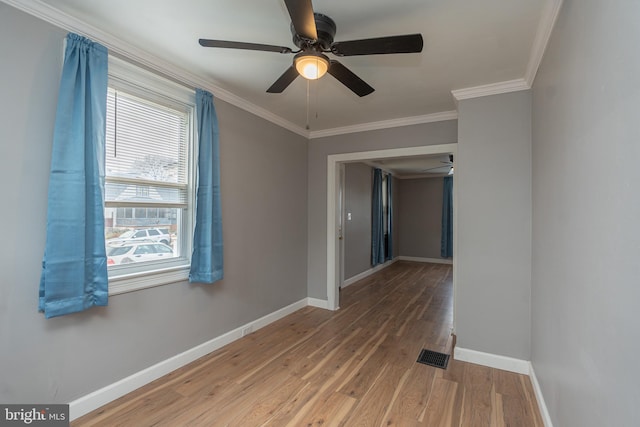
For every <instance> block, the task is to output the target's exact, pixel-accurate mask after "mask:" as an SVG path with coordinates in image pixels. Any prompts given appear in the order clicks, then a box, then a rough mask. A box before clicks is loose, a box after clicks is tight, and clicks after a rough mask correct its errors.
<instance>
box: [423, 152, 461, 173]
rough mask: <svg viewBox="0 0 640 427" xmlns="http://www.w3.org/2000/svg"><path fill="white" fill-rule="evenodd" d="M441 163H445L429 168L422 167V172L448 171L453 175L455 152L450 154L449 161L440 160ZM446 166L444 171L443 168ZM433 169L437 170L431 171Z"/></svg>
mask: <svg viewBox="0 0 640 427" xmlns="http://www.w3.org/2000/svg"><path fill="white" fill-rule="evenodd" d="M440 163H443V165H442V166H436V167H432V168H428V169H422V170H421V171H420V172H423V173H424V172H427V173H437V174H440V173H446V174H447V175H453V154H449V161H448V162H445V161H442V160H440ZM445 168H446V170H445V171H442V169H445ZM431 171H435V172H431Z"/></svg>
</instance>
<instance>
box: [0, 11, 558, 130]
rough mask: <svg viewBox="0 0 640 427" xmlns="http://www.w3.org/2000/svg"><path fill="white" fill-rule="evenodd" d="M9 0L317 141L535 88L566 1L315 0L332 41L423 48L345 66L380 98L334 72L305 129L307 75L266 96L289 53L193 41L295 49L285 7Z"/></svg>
mask: <svg viewBox="0 0 640 427" xmlns="http://www.w3.org/2000/svg"><path fill="white" fill-rule="evenodd" d="M2 1H5V2H7V3H10V4H14V5H17V6H18V7H20V8H22V9H23V10H27V11H30V10H31V11H33V10H39V12H38V14H39V15H40V16H45V17H46V16H54V17H55V19H54V21H56V22H55V23H57V24H60V23H62V26H66V27H67V29H70V30H74V29H76V30H79V31H77V32H80V33H84V34H85V35H87V36H89V37H92V38H94V40H96V41H100V42H102V43H104V44H106V45H107V47H109V48H111V49H113V48H114V47H115V49H114V50H115V51H120V52H128V54H131V55H132V56H138V57H140V55H143V56H145V57H144V58H141V59H142V60H143V61H142V62H145V63H157V62H159V63H160V66H159V67H158V68H162V69H165V70H166V69H167V68H170V69H171V74H174V75H178V76H180V75H187V76H191V77H192V78H191V79H187V81H190V82H193V81H196V82H206V83H207V86H208V89H210V90H211V91H212V92H213V94H214V96H218V97H220V98H221V99H225V100H227V101H230V102H232V103H234V104H236V105H239V106H241V107H242V108H245V109H247V110H249V111H253V112H254V113H257V114H258V115H262V116H263V117H265V118H268V119H269V120H272V121H274V122H276V123H279V124H281V125H283V126H285V127H287V128H289V129H291V130H294V131H296V132H298V133H301V134H306V135H307V136H311V137H314V134H315V135H316V136H321V135H323V134H331V132H332V130H333V131H335V132H336V133H339V132H338V131H337V129H343V130H345V131H348V129H350V128H351V129H356V128H359V127H360V128H362V127H363V126H364V128H366V127H367V126H369V127H370V128H376V127H385V126H387V125H389V126H393V125H394V124H395V123H412V122H426V121H432V120H434V118H438V117H448V118H452V117H453V118H454V117H455V109H456V105H455V102H454V97H453V96H452V91H456V90H460V89H465V88H473V87H476V86H485V85H495V84H498V85H497V86H496V87H497V91H507V90H509V87H515V88H523V87H526V85H527V84H529V85H530V84H531V81H530V80H531V79H532V76H533V75H535V71H536V69H537V65H538V63H539V60H540V58H541V55H542V51H543V50H544V45H545V44H546V40H547V38H548V33H549V32H550V29H551V28H550V27H552V25H553V20H554V19H555V16H552V15H553V14H554V13H556V11H555V10H554V7H553V6H550V5H551V4H554V3H559V1H558V0H482V1H476V0H402V1H389V0H352V1H344V0H314V1H313V6H314V10H315V11H316V12H319V13H323V14H325V15H329V16H330V17H331V18H333V20H334V21H335V22H336V25H337V32H336V36H335V40H336V41H346V40H355V39H363V38H372V37H381V36H387V35H399V34H410V33H421V34H422V36H423V38H424V49H423V51H422V52H421V53H414V54H397V55H371V56H352V57H344V58H341V59H340V61H341V62H342V64H344V65H345V66H347V67H348V68H349V69H350V70H351V71H353V72H354V73H356V74H357V75H358V76H359V77H361V78H362V79H363V80H365V81H366V82H367V83H369V84H370V85H371V86H373V87H374V88H375V89H376V90H375V92H374V93H372V94H371V95H368V96H366V97H363V98H359V97H358V96H357V95H355V94H354V93H352V92H351V91H350V90H348V89H347V88H346V87H344V86H343V85H342V84H340V83H339V82H338V81H337V80H335V79H334V78H333V77H332V76H330V75H326V76H325V77H323V78H322V79H320V80H318V81H315V82H311V83H310V84H309V86H310V87H309V89H310V96H309V102H308V105H309V126H310V131H311V132H310V133H309V132H308V131H305V127H306V125H307V81H306V80H305V79H303V78H301V77H298V78H297V79H296V80H295V81H294V82H293V83H292V84H291V85H290V86H289V87H288V88H287V89H286V90H285V91H284V92H283V93H281V94H269V93H266V92H265V91H266V89H267V88H268V87H269V86H270V85H271V84H272V83H273V82H274V81H275V80H276V79H277V78H278V77H279V76H280V75H281V74H282V73H283V72H284V70H285V69H287V68H288V67H289V66H290V65H291V62H292V59H293V55H283V54H279V53H271V52H258V51H243V50H231V49H218V48H204V47H201V46H200V45H199V44H198V38H211V39H224V40H233V41H245V42H254V43H263V44H273V45H278V46H289V47H292V48H295V46H294V45H293V43H292V42H291V33H290V30H289V25H290V20H289V15H288V13H287V10H286V7H285V5H284V3H283V1H282V0H253V1H250V0H216V1H213V0H206V1H205V0H190V1H188V2H187V1H184V2H178V1H167V0H163V1H158V0H135V1H132V0H41V1H38V0H2ZM25 5H26V6H25ZM78 27H80V28H78ZM330 56H331V55H330ZM181 71H186V73H181ZM501 82H507V83H506V84H503V83H501ZM489 87H490V88H491V87H492V86H489ZM505 88H506V89H505ZM512 90H513V89H512ZM460 94H461V96H463V95H464V91H461V92H460ZM443 112H445V113H444V114H438V113H443ZM379 122H382V124H379Z"/></svg>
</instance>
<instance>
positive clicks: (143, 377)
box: [69, 298, 326, 421]
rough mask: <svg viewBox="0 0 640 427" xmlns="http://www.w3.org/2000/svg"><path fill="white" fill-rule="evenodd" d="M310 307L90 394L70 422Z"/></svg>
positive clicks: (76, 404) (278, 314) (73, 409)
mask: <svg viewBox="0 0 640 427" xmlns="http://www.w3.org/2000/svg"><path fill="white" fill-rule="evenodd" d="M318 301H321V300H318ZM307 305H312V304H310V301H309V298H304V299H302V300H300V301H298V302H295V303H293V304H290V305H288V306H286V307H284V308H281V309H280V310H277V311H274V312H273V313H270V314H267V315H266V316H263V317H261V318H259V319H257V320H254V321H252V322H249V323H247V324H246V325H243V326H240V327H239V328H236V329H234V330H232V331H229V332H227V333H225V334H223V335H220V336H219V337H216V338H214V339H212V340H210V341H207V342H205V343H202V344H200V345H198V346H196V347H193V348H191V349H189V350H187V351H185V352H183V353H180V354H178V355H175V356H173V357H170V358H169V359H166V360H164V361H162V362H159V363H156V364H155V365H153V366H150V367H148V368H146V369H143V370H142V371H139V372H136V373H135V374H133V375H130V376H128V377H126V378H123V379H121V380H120V381H117V382H115V383H113V384H110V385H108V386H106V387H103V388H101V389H100V390H96V391H94V392H92V393H89V394H87V395H86V396H83V397H81V398H79V399H76V400H74V401H73V402H71V403H69V418H70V419H71V421H73V420H75V419H76V418H79V417H81V416H83V415H85V414H87V413H89V412H91V411H93V410H95V409H98V408H99V407H101V406H103V405H106V404H107V403H109V402H111V401H113V400H115V399H117V398H119V397H122V396H124V395H125V394H127V393H130V392H132V391H133V390H135V389H137V388H140V387H142V386H143V385H146V384H148V383H150V382H151V381H154V380H156V379H158V378H160V377H162V376H163V375H166V374H168V373H170V372H172V371H175V370H176V369H178V368H181V367H182V366H185V365H187V364H189V363H191V362H193V361H194V360H196V359H199V358H200V357H202V356H205V355H207V354H209V353H211V352H212V351H215V350H217V349H219V348H221V347H224V346H225V345H227V344H229V343H232V342H233V341H236V340H238V339H240V338H242V336H243V332H245V335H246V333H247V331H249V332H253V331H256V330H258V329H260V328H263V327H265V326H267V325H269V324H270V323H273V322H275V321H276V320H279V319H281V318H283V317H285V316H287V315H289V314H291V313H293V312H295V311H297V310H299V309H301V308H304V307H306V306H307ZM325 306H326V301H325Z"/></svg>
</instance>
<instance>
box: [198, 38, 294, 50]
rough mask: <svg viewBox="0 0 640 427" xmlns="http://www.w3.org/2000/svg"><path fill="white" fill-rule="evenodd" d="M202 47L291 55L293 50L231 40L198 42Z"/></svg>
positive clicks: (203, 40)
mask: <svg viewBox="0 0 640 427" xmlns="http://www.w3.org/2000/svg"><path fill="white" fill-rule="evenodd" d="M198 43H200V46H204V47H222V48H226V49H245V50H260V51H264V52H278V53H291V52H292V50H291V49H290V48H288V47H286V46H273V45H268V44H258V43H244V42H232V41H229V40H209V39H200V40H198Z"/></svg>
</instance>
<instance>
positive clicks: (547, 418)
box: [529, 362, 553, 427]
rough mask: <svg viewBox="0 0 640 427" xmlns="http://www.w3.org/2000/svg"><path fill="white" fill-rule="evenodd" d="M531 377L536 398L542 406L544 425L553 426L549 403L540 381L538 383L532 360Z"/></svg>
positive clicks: (540, 406)
mask: <svg viewBox="0 0 640 427" xmlns="http://www.w3.org/2000/svg"><path fill="white" fill-rule="evenodd" d="M529 379H531V385H532V386H533V392H534V393H535V395H536V400H537V401H538V408H540V415H541V416H542V422H544V427H553V423H552V422H551V415H549V409H548V408H547V404H546V403H545V401H544V397H543V396H542V389H541V388H540V383H538V378H537V377H536V373H535V371H534V370H533V364H531V362H529Z"/></svg>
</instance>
